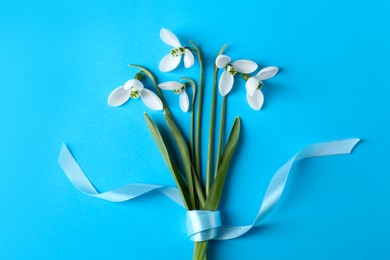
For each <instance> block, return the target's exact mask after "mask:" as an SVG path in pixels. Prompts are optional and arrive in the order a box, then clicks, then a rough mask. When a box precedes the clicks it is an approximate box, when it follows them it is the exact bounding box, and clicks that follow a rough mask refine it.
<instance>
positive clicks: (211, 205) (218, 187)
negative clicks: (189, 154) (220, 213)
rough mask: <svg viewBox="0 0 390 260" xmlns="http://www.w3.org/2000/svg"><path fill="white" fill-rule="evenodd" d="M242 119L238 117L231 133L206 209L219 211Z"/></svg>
mask: <svg viewBox="0 0 390 260" xmlns="http://www.w3.org/2000/svg"><path fill="white" fill-rule="evenodd" d="M240 125H241V123H240V118H239V117H236V119H235V120H234V124H233V127H232V130H231V131H230V135H229V139H228V141H227V143H226V147H225V149H224V151H223V153H222V156H221V164H220V166H219V168H218V173H217V177H216V178H215V180H214V182H213V185H212V186H211V189H210V193H209V195H208V196H207V199H206V203H205V205H204V209H206V210H217V209H218V205H219V201H220V199H221V195H222V191H223V186H224V184H225V179H226V174H227V171H228V169H229V165H230V161H231V159H232V157H233V154H234V150H235V149H236V147H237V143H238V139H239V137H240Z"/></svg>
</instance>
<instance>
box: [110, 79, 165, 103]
mask: <svg viewBox="0 0 390 260" xmlns="http://www.w3.org/2000/svg"><path fill="white" fill-rule="evenodd" d="M140 79H141V74H140V73H138V74H137V75H136V77H135V78H134V79H131V80H128V81H127V82H126V83H125V84H124V85H123V86H120V87H118V88H116V89H114V91H112V92H111V94H110V95H109V96H108V104H109V105H110V106H115V107H117V106H121V105H123V104H124V103H126V102H127V101H128V100H129V99H130V98H132V99H138V98H139V97H141V99H142V101H143V102H144V104H145V105H146V106H147V107H148V108H150V109H152V110H162V109H163V104H162V102H161V100H160V98H159V97H158V96H157V95H156V94H154V93H153V92H152V91H150V90H149V89H146V88H144V85H143V84H142V82H141V80H140Z"/></svg>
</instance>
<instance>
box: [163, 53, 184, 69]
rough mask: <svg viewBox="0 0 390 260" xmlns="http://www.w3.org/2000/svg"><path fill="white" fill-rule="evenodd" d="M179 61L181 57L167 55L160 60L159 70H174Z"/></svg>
mask: <svg viewBox="0 0 390 260" xmlns="http://www.w3.org/2000/svg"><path fill="white" fill-rule="evenodd" d="M180 60H181V56H177V57H173V56H172V55H171V54H168V55H166V56H164V58H162V60H161V61H160V66H159V68H160V70H161V71H162V72H168V71H171V70H174V69H176V67H177V66H178V65H179V63H180Z"/></svg>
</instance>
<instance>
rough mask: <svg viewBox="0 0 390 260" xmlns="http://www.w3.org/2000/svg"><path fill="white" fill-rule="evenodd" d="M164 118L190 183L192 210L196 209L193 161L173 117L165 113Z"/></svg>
mask: <svg viewBox="0 0 390 260" xmlns="http://www.w3.org/2000/svg"><path fill="white" fill-rule="evenodd" d="M164 118H165V121H166V122H167V125H168V127H169V130H170V131H171V134H172V136H173V138H174V139H175V142H176V144H177V146H178V148H179V152H180V156H181V159H182V162H183V166H184V172H185V175H186V179H187V183H188V189H189V193H190V202H191V203H190V208H191V209H194V207H195V205H196V204H195V193H194V183H193V178H192V172H191V159H190V153H189V150H188V146H187V143H186V141H185V139H184V137H183V135H182V134H181V132H180V130H179V128H178V127H177V126H176V124H175V122H174V121H173V119H172V117H171V116H170V115H169V114H167V113H164Z"/></svg>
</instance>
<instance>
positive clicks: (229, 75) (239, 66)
mask: <svg viewBox="0 0 390 260" xmlns="http://www.w3.org/2000/svg"><path fill="white" fill-rule="evenodd" d="M231 60H232V59H231V58H230V57H229V56H227V55H218V57H217V59H216V60H215V65H216V66H217V67H218V68H219V69H222V68H225V71H224V72H223V73H222V75H221V78H220V79H219V92H220V93H221V95H222V96H226V95H227V94H228V93H229V92H230V90H231V89H232V87H233V83H234V76H235V75H236V74H237V73H245V74H248V73H252V72H254V71H255V70H256V69H257V64H256V63H255V62H253V61H251V60H237V61H235V62H232V63H230V61H231Z"/></svg>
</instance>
